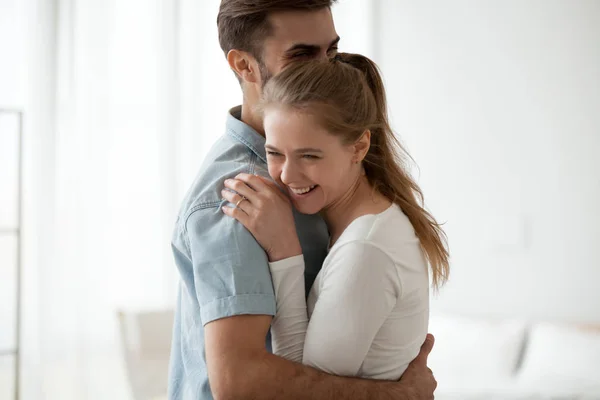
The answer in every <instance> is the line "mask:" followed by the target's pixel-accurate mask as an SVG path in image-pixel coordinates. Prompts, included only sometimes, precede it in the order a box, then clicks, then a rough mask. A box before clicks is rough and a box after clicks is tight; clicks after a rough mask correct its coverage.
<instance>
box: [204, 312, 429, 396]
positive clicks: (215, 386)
mask: <svg viewBox="0 0 600 400" xmlns="http://www.w3.org/2000/svg"><path fill="white" fill-rule="evenodd" d="M270 323H271V317H270V316H266V315H264V316H257V315H242V316H235V317H230V318H224V319H220V320H216V321H213V322H210V323H208V324H207V325H206V326H205V327H204V329H205V338H206V359H207V364H208V376H209V380H210V386H211V390H212V392H213V395H214V397H215V399H217V400H229V399H339V400H344V399H357V400H360V399H373V400H377V399H382V400H384V399H385V400H387V399H390V400H391V399H397V400H422V399H423V400H425V399H427V400H429V399H433V390H434V389H435V386H433V385H432V384H431V383H430V384H429V385H426V384H425V383H426V382H425V380H424V379H420V380H419V379H418V377H419V376H423V377H424V376H427V375H430V374H431V372H430V371H429V370H428V368H427V365H426V359H427V355H426V354H425V363H424V364H423V363H422V362H421V363H420V364H418V365H416V366H415V367H414V368H413V369H412V371H410V372H412V374H413V375H416V376H413V378H412V379H411V380H409V381H407V382H403V381H400V382H390V381H377V380H369V379H359V378H346V377H338V376H333V375H328V374H326V373H324V372H321V371H318V370H316V369H314V368H311V367H307V366H304V365H302V364H298V363H295V362H292V361H288V360H285V359H283V358H280V357H278V356H275V355H273V354H270V353H269V352H267V351H266V349H265V344H264V340H265V336H266V334H267V331H268V329H269V325H270ZM429 350H430V348H429V349H425V351H426V352H427V353H428V352H429ZM407 372H409V371H408V370H407ZM431 380H433V376H431ZM418 385H421V387H415V386H418Z"/></svg>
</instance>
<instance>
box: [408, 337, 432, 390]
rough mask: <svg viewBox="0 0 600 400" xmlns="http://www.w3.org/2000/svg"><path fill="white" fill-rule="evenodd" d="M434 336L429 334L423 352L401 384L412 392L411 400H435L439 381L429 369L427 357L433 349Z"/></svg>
mask: <svg viewBox="0 0 600 400" xmlns="http://www.w3.org/2000/svg"><path fill="white" fill-rule="evenodd" d="M433 343H434V338H433V335H431V334H427V337H426V338H425V343H423V346H421V351H420V352H419V355H418V356H417V358H415V359H414V360H413V361H412V362H411V363H410V364H409V365H408V368H407V369H406V371H405V372H404V374H403V375H402V378H400V382H401V383H402V384H404V385H405V386H406V387H407V388H408V389H409V391H410V393H411V395H410V400H433V398H434V397H433V392H434V391H435V388H436V387H437V381H436V380H435V378H434V377H433V372H432V371H431V369H430V368H429V367H427V357H428V356H429V353H431V349H433Z"/></svg>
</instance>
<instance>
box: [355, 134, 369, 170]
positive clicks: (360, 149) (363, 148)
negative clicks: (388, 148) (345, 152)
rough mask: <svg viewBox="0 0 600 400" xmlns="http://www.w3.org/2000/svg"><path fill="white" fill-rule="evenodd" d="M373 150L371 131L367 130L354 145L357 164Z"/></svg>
mask: <svg viewBox="0 0 600 400" xmlns="http://www.w3.org/2000/svg"><path fill="white" fill-rule="evenodd" d="M370 148H371V131H370V130H368V129H367V130H366V131H364V132H363V134H362V135H361V137H360V139H358V140H357V141H356V143H354V161H355V163H356V164H358V163H359V162H361V161H362V160H364V159H365V157H366V156H367V153H368V152H369V149H370Z"/></svg>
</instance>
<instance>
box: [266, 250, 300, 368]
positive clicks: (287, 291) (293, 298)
mask: <svg viewBox="0 0 600 400" xmlns="http://www.w3.org/2000/svg"><path fill="white" fill-rule="evenodd" d="M269 268H270V270H271V277H272V278H273V287H274V289H275V297H276V299H277V312H276V314H275V318H273V322H272V324H271V341H272V347H273V354H276V355H278V356H280V357H283V358H286V359H288V360H291V361H296V362H302V353H303V351H304V337H305V336H306V328H307V326H308V316H307V314H306V295H305V289H304V256H302V255H299V256H294V257H290V258H286V259H284V260H281V261H277V262H273V263H269Z"/></svg>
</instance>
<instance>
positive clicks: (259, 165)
mask: <svg viewBox="0 0 600 400" xmlns="http://www.w3.org/2000/svg"><path fill="white" fill-rule="evenodd" d="M242 172H243V173H251V174H254V173H256V174H261V175H263V174H265V173H266V165H265V164H264V162H263V161H262V160H260V159H259V158H258V157H257V156H256V154H255V153H254V152H253V151H252V150H251V149H249V148H248V147H247V146H246V145H245V144H243V143H241V142H239V141H238V140H235V138H233V137H231V136H230V135H227V134H226V135H223V136H221V137H220V138H219V139H218V140H217V142H215V144H214V145H213V146H212V148H211V149H210V150H209V151H208V153H207V154H206V156H205V158H204V161H203V163H202V165H201V167H200V169H199V171H198V173H197V175H196V177H195V179H194V181H193V183H192V185H191V186H190V188H189V189H188V191H187V193H186V195H185V197H184V199H183V202H182V204H181V208H180V211H179V217H178V220H179V221H180V222H182V223H184V224H185V222H186V221H187V220H188V219H189V217H190V216H191V215H192V214H194V213H196V212H198V211H200V212H201V214H204V213H202V211H203V210H206V211H215V210H217V209H219V208H220V206H221V205H222V202H223V198H222V196H221V190H223V188H224V186H223V182H224V181H225V180H226V179H229V178H233V177H235V176H236V175H237V174H240V173H242Z"/></svg>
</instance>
